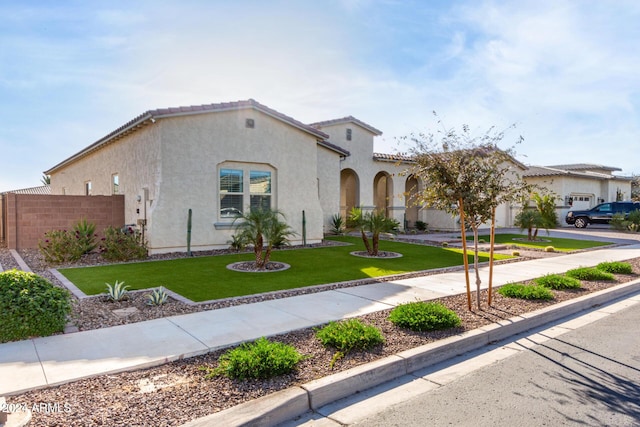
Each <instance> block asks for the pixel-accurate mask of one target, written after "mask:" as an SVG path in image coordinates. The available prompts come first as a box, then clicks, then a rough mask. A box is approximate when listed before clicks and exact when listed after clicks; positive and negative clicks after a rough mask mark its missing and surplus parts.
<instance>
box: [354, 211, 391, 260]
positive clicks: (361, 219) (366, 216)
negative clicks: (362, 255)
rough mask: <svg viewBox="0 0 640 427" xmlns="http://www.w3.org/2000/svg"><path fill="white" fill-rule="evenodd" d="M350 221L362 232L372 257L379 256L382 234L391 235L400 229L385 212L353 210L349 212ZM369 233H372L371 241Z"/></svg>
mask: <svg viewBox="0 0 640 427" xmlns="http://www.w3.org/2000/svg"><path fill="white" fill-rule="evenodd" d="M349 221H350V222H351V223H352V224H353V225H354V226H355V227H356V228H357V229H359V230H360V235H361V236H362V241H363V242H364V247H365V248H366V249H367V253H368V254H369V255H371V256H378V252H379V245H380V233H389V232H392V231H395V230H396V229H397V228H398V222H397V221H396V220H394V219H392V218H387V216H386V215H385V214H384V212H381V211H373V212H362V208H352V209H351V211H350V212H349ZM367 232H369V233H371V240H369V236H367Z"/></svg>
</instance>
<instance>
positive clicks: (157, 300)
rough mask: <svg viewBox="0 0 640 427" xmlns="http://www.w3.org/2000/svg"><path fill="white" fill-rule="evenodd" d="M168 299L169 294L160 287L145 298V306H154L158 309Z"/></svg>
mask: <svg viewBox="0 0 640 427" xmlns="http://www.w3.org/2000/svg"><path fill="white" fill-rule="evenodd" d="M168 299H169V294H167V292H166V291H165V290H164V288H163V287H162V286H160V287H159V288H158V289H154V290H153V291H152V292H151V293H150V294H147V296H146V302H147V305H154V306H156V307H160V306H161V305H164V304H165V303H166V302H167V300H168Z"/></svg>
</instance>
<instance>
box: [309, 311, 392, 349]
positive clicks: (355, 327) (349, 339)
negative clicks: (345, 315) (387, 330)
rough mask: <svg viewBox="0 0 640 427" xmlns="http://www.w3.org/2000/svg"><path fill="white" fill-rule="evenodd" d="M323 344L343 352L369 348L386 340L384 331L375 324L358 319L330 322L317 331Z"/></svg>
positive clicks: (317, 335)
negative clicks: (366, 323) (368, 323)
mask: <svg viewBox="0 0 640 427" xmlns="http://www.w3.org/2000/svg"><path fill="white" fill-rule="evenodd" d="M316 337H318V339H319V340H320V342H321V343H322V345H323V346H325V347H333V348H335V349H336V350H338V351H340V352H342V353H348V352H349V351H351V350H354V349H357V350H368V349H371V348H373V347H375V346H376V345H378V344H382V343H383V342H384V337H383V336H382V333H381V332H380V331H379V330H378V329H377V328H376V327H374V326H370V325H365V324H364V323H362V322H361V321H360V320H358V319H349V320H343V321H341V322H330V323H329V324H328V325H326V326H325V327H323V328H322V329H319V330H317V331H316Z"/></svg>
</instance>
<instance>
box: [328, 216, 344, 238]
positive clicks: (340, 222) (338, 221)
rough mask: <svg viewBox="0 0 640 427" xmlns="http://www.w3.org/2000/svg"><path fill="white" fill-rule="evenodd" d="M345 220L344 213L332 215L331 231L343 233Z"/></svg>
mask: <svg viewBox="0 0 640 427" xmlns="http://www.w3.org/2000/svg"><path fill="white" fill-rule="evenodd" d="M344 227H345V221H344V218H343V217H342V215H340V214H335V215H333V216H332V217H331V232H332V233H333V234H338V235H340V234H342V233H343V232H344Z"/></svg>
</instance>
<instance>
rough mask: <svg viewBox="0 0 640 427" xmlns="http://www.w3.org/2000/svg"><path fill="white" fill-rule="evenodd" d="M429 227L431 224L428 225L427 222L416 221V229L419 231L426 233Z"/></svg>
mask: <svg viewBox="0 0 640 427" xmlns="http://www.w3.org/2000/svg"><path fill="white" fill-rule="evenodd" d="M428 225H429V224H427V223H426V222H424V221H416V228H417V229H418V230H419V231H426V230H427V226H428Z"/></svg>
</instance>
